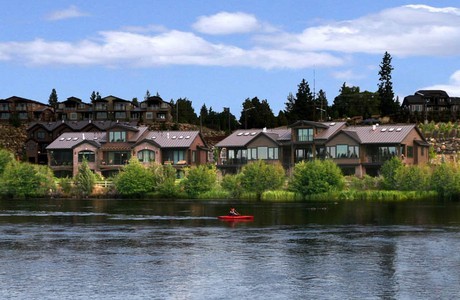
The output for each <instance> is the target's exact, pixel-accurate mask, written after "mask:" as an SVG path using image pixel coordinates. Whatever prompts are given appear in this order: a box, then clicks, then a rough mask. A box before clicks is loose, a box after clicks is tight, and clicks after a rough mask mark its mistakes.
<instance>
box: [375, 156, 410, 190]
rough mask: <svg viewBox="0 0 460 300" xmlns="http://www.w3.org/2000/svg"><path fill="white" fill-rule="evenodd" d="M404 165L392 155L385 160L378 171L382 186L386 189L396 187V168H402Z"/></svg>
mask: <svg viewBox="0 0 460 300" xmlns="http://www.w3.org/2000/svg"><path fill="white" fill-rule="evenodd" d="M403 166H404V165H403V163H402V161H401V160H400V159H399V158H398V157H396V156H394V157H392V158H391V159H389V160H387V161H386V162H385V163H384V164H383V165H382V168H381V169H380V173H381V174H382V176H383V182H382V187H383V188H384V189H387V190H393V189H397V186H398V180H397V179H396V174H397V171H398V169H400V168H402V167H403Z"/></svg>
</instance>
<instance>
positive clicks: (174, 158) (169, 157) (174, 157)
mask: <svg viewBox="0 0 460 300" xmlns="http://www.w3.org/2000/svg"><path fill="white" fill-rule="evenodd" d="M185 157H186V156H185V150H169V151H165V153H164V160H165V161H169V162H172V163H173V164H177V163H178V162H179V161H185V160H186V159H185Z"/></svg>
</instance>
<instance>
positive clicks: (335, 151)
mask: <svg viewBox="0 0 460 300" xmlns="http://www.w3.org/2000/svg"><path fill="white" fill-rule="evenodd" d="M327 155H328V157H330V158H359V146H355V145H345V144H343V145H336V146H330V147H327Z"/></svg>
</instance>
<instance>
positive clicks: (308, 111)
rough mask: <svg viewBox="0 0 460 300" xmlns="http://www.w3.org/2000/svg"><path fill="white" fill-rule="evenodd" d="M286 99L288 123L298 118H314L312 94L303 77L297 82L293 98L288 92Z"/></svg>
mask: <svg viewBox="0 0 460 300" xmlns="http://www.w3.org/2000/svg"><path fill="white" fill-rule="evenodd" d="M287 100H288V102H286V109H285V113H286V118H287V120H288V122H289V123H294V122H296V121H298V120H315V119H316V106H315V101H314V95H313V93H312V92H311V90H310V85H309V84H308V82H307V81H305V79H302V81H301V82H300V83H299V85H298V89H297V93H296V96H295V98H294V96H292V94H289V96H288V99H287Z"/></svg>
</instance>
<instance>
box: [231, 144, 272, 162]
mask: <svg viewBox="0 0 460 300" xmlns="http://www.w3.org/2000/svg"><path fill="white" fill-rule="evenodd" d="M247 154H248V159H249V160H258V159H270V160H276V159H278V148H276V147H257V148H248V150H247V151H246V150H242V151H241V154H239V155H241V157H238V158H243V159H245V158H246V155H247Z"/></svg>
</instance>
